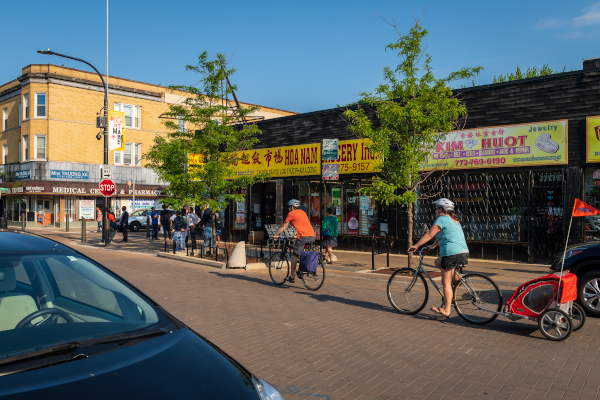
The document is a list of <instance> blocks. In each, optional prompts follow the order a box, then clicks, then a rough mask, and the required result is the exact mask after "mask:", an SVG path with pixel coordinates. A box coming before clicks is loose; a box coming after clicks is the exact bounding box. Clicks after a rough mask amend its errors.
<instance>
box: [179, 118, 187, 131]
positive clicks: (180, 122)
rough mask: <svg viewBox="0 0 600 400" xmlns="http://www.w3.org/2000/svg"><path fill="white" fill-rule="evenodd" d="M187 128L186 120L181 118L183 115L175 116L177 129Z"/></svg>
mask: <svg viewBox="0 0 600 400" xmlns="http://www.w3.org/2000/svg"><path fill="white" fill-rule="evenodd" d="M186 129H187V121H186V120H184V119H183V115H178V116H177V130H179V131H185V130H186Z"/></svg>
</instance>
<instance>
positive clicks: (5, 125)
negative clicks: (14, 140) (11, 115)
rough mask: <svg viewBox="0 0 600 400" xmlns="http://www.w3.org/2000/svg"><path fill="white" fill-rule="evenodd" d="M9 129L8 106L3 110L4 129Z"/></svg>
mask: <svg viewBox="0 0 600 400" xmlns="http://www.w3.org/2000/svg"><path fill="white" fill-rule="evenodd" d="M7 129H8V108H5V109H3V110H2V130H3V131H5V130H7Z"/></svg>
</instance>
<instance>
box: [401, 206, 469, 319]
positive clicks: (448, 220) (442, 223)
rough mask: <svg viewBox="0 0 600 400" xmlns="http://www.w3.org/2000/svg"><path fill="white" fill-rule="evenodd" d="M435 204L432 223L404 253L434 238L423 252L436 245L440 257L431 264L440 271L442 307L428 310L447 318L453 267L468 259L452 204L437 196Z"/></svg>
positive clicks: (462, 234) (462, 235)
mask: <svg viewBox="0 0 600 400" xmlns="http://www.w3.org/2000/svg"><path fill="white" fill-rule="evenodd" d="M433 204H435V215H436V217H437V218H436V220H435V221H434V222H433V226H432V227H431V229H430V230H429V232H427V233H426V234H425V236H423V237H422V238H421V239H420V240H419V241H418V242H417V243H415V245H414V246H410V247H409V249H408V252H409V253H410V252H413V251H415V250H417V249H418V248H419V247H420V246H422V245H423V244H425V243H427V242H428V241H430V240H431V239H433V238H434V237H435V242H433V244H432V245H431V246H428V247H427V248H426V251H428V250H431V249H434V248H435V247H437V246H439V247H440V257H438V258H437V259H436V260H435V265H436V266H437V267H439V268H440V269H441V271H442V285H443V288H444V306H443V307H441V308H437V307H431V311H433V312H435V313H437V314H441V315H443V316H444V317H446V318H448V317H450V306H451V304H452V300H451V299H452V294H453V291H452V279H453V277H454V269H455V268H457V267H460V266H462V265H465V264H467V263H468V262H469V248H468V247H467V241H466V240H465V235H464V233H463V230H462V227H461V225H460V222H459V221H458V217H457V216H456V214H454V203H453V202H451V201H450V200H448V199H443V198H442V199H439V200H436V201H434V202H433Z"/></svg>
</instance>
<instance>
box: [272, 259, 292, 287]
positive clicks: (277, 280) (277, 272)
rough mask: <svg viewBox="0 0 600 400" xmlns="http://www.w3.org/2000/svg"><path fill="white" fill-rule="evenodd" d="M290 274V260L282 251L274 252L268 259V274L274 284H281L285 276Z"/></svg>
mask: <svg viewBox="0 0 600 400" xmlns="http://www.w3.org/2000/svg"><path fill="white" fill-rule="evenodd" d="M289 274H290V262H289V260H288V258H287V255H286V254H285V253H284V252H283V251H280V252H277V253H274V254H273V255H272V256H271V258H270V259H269V275H271V280H272V281H273V283H274V284H276V285H283V282H285V278H287V277H288V276H289Z"/></svg>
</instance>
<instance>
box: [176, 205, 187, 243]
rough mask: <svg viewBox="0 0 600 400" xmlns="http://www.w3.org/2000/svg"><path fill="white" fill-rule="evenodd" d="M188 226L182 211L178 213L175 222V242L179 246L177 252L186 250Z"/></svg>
mask: <svg viewBox="0 0 600 400" xmlns="http://www.w3.org/2000/svg"><path fill="white" fill-rule="evenodd" d="M187 226H188V223H187V220H186V219H185V218H183V217H182V216H181V211H177V213H176V214H175V219H174V220H173V228H174V230H175V231H174V232H173V240H174V241H175V244H176V245H177V250H185V230H186V228H187Z"/></svg>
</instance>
